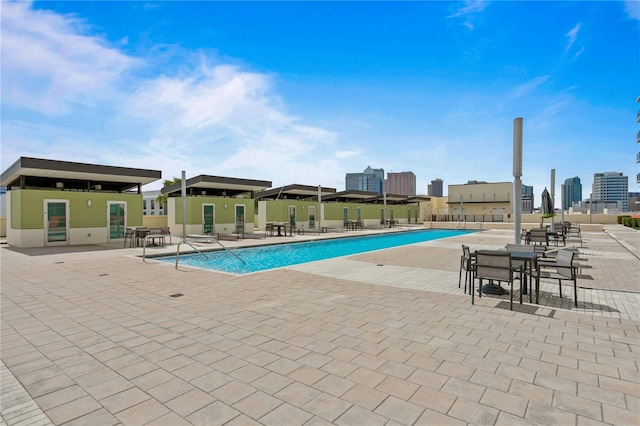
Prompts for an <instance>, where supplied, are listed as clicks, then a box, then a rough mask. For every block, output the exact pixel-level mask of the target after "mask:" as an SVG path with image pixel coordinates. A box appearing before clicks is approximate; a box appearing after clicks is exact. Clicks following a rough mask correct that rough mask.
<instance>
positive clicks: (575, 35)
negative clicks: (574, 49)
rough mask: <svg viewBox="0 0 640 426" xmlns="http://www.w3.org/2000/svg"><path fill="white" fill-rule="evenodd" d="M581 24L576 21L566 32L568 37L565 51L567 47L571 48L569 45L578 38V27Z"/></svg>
mask: <svg viewBox="0 0 640 426" xmlns="http://www.w3.org/2000/svg"><path fill="white" fill-rule="evenodd" d="M581 26H582V24H581V23H577V24H576V26H575V27H573V28H572V29H571V30H570V31H569V32H568V33H567V34H566V37H567V38H568V39H569V40H568V41H567V45H566V47H565V49H564V50H565V51H568V50H569V49H571V46H573V44H574V43H575V42H576V39H577V38H578V33H579V32H580V27H581Z"/></svg>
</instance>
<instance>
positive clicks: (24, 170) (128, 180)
mask: <svg viewBox="0 0 640 426" xmlns="http://www.w3.org/2000/svg"><path fill="white" fill-rule="evenodd" d="M160 178H162V172H161V171H160V170H149V169H135V168H130V167H118V166H107V165H103V164H89V163H76V162H72V161H59V160H48V159H42V158H30V157H20V158H19V159H18V160H17V161H16V162H15V163H13V164H12V165H11V166H9V168H7V170H5V171H4V172H2V175H0V185H3V186H7V187H9V188H10V187H12V186H17V187H19V188H23V187H33V188H56V184H57V183H58V182H62V184H63V187H64V188H65V189H81V190H84V189H89V190H91V189H95V188H96V185H99V186H100V187H101V188H102V190H103V191H117V192H125V191H128V190H130V189H132V188H135V187H137V186H139V185H146V184H148V183H151V182H154V181H156V180H158V179H160Z"/></svg>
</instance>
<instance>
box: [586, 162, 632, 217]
mask: <svg viewBox="0 0 640 426" xmlns="http://www.w3.org/2000/svg"><path fill="white" fill-rule="evenodd" d="M592 193H593V200H594V201H616V202H617V203H618V206H619V208H620V211H622V212H626V211H629V178H628V177H627V176H624V175H623V174H622V173H618V172H606V173H595V174H594V175H593V191H592Z"/></svg>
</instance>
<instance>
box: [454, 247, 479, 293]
mask: <svg viewBox="0 0 640 426" xmlns="http://www.w3.org/2000/svg"><path fill="white" fill-rule="evenodd" d="M474 260H475V257H474V256H473V255H472V254H471V250H469V246H465V245H464V244H463V245H462V256H460V272H459V274H458V288H460V287H461V285H462V271H465V275H464V293H465V294H467V281H470V280H473V271H474V267H475V264H474ZM469 286H471V284H469Z"/></svg>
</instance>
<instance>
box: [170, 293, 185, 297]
mask: <svg viewBox="0 0 640 426" xmlns="http://www.w3.org/2000/svg"><path fill="white" fill-rule="evenodd" d="M180 296H184V294H182V293H175V294H170V295H169V297H180Z"/></svg>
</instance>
